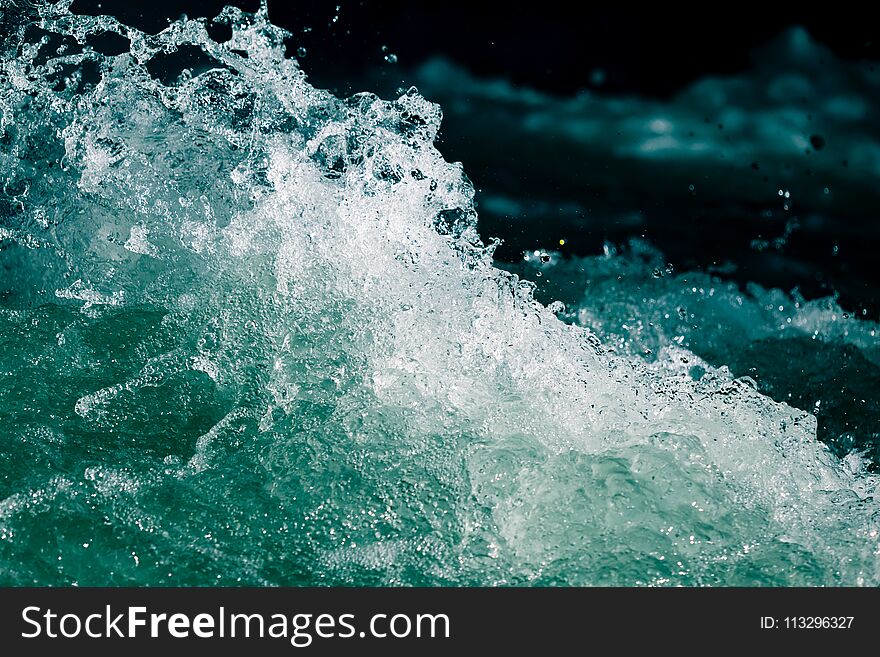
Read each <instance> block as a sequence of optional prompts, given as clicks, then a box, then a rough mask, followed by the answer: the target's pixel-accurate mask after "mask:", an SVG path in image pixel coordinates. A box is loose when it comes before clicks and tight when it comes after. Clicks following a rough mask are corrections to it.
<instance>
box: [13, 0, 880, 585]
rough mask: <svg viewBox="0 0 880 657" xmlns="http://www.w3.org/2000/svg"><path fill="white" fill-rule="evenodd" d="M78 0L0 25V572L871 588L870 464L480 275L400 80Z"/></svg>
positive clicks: (426, 128) (504, 278) (70, 579)
mask: <svg viewBox="0 0 880 657" xmlns="http://www.w3.org/2000/svg"><path fill="white" fill-rule="evenodd" d="M69 6H70V3H69V2H67V1H64V2H60V3H57V4H55V5H49V4H42V5H37V6H36V7H35V8H34V7H31V6H30V5H27V6H25V7H24V8H22V7H18V6H17V5H12V4H9V3H6V4H4V5H3V10H2V11H3V14H2V16H0V21H2V22H3V29H4V32H5V33H7V34H9V35H10V38H8V39H7V40H6V42H5V44H4V47H3V51H2V65H0V80H2V94H0V114H2V120H0V121H2V122H0V129H2V138H0V176H2V181H3V194H2V196H0V221H2V229H3V231H4V232H3V233H2V239H3V250H2V252H0V258H2V265H3V270H4V271H5V272H9V276H8V277H7V278H6V279H5V280H4V282H3V290H2V294H3V297H2V306H0V326H2V332H0V336H2V340H3V346H4V349H3V350H2V352H0V372H2V373H3V376H2V377H0V415H2V418H3V420H4V426H5V430H4V434H5V435H4V438H3V441H4V442H3V445H2V448H0V454H2V460H0V468H2V474H3V477H0V482H2V483H0V498H2V499H3V501H2V502H0V536H2V542H0V579H2V580H3V581H4V582H6V583H10V584H30V583H38V584H63V583H74V582H75V583H81V584H124V583H127V584H170V583H186V584H212V583H219V584H223V583H230V582H234V583H249V584H315V583H334V584H513V583H538V584H841V583H846V584H862V583H865V584H876V583H877V582H878V579H880V577H878V574H880V571H878V564H877V555H876V553H877V550H878V533H877V532H878V527H877V519H876V516H875V515H874V514H875V511H876V505H875V503H874V501H873V497H872V496H873V492H874V488H875V486H876V481H875V479H874V478H873V476H871V475H869V474H867V473H866V472H865V468H864V462H863V461H861V460H860V459H859V458H858V457H857V456H855V455H851V456H849V457H847V458H846V459H844V460H839V459H838V458H836V457H834V456H833V455H832V454H831V453H830V452H829V451H828V450H827V449H826V448H825V447H824V446H823V445H822V443H820V442H818V441H817V440H816V439H815V433H816V420H815V417H814V416H813V415H812V414H810V413H807V412H804V411H801V410H797V409H794V408H792V407H790V406H787V405H785V404H782V403H777V402H774V401H772V400H771V399H769V398H768V397H765V396H763V395H762V394H760V393H759V392H758V391H757V390H755V388H754V386H753V385H751V384H750V383H749V381H747V380H744V379H734V378H733V377H732V376H731V375H730V374H729V373H728V372H727V371H725V370H723V369H715V368H711V367H707V368H706V372H705V374H704V375H703V376H702V377H700V378H699V379H697V380H695V379H694V378H693V377H692V376H690V375H689V373H688V369H687V368H685V367H683V366H682V360H681V356H682V354H683V353H685V352H684V351H683V350H681V349H678V350H676V349H673V348H665V350H664V349H661V350H660V353H659V357H658V358H657V359H656V360H655V361H653V362H645V361H643V359H641V358H640V357H638V356H634V355H631V354H627V353H619V352H617V351H616V350H614V349H610V348H609V345H608V344H607V343H606V342H603V340H602V339H601V338H600V337H599V335H598V334H597V333H595V332H594V331H592V330H590V329H588V328H586V327H583V326H581V327H578V326H572V325H568V324H565V323H563V322H561V321H559V320H558V319H557V317H556V316H555V314H554V313H555V311H558V308H557V307H553V308H549V309H548V308H545V307H543V306H542V305H541V304H539V303H538V302H537V301H535V299H534V298H533V296H532V292H533V289H534V286H533V285H532V284H531V283H528V282H526V281H524V280H522V279H520V278H519V277H518V276H516V275H513V274H510V273H507V272H504V271H501V270H498V269H496V268H494V267H493V265H492V258H491V256H492V250H493V246H492V245H491V244H490V245H488V246H487V245H485V244H484V243H483V242H482V241H481V240H480V238H479V236H478V234H477V232H476V229H475V217H476V215H475V211H474V204H473V188H472V186H471V184H470V183H469V181H468V180H467V178H466V176H465V175H464V173H463V171H462V169H461V166H460V165H458V164H450V163H447V162H446V161H444V159H443V158H442V156H441V155H440V153H439V152H438V151H437V150H436V148H435V147H434V145H433V141H434V138H435V136H436V134H437V130H438V128H439V125H440V119H441V112H440V109H439V107H437V106H436V105H434V104H432V103H430V102H429V101H427V100H426V99H424V98H423V97H422V96H420V95H419V93H418V92H417V91H416V90H415V89H410V90H409V91H408V92H406V93H405V94H403V95H402V96H400V97H399V98H397V99H395V100H391V101H384V100H380V99H379V98H377V97H375V96H373V95H370V94H358V95H355V96H353V97H351V98H347V99H339V98H336V97H334V96H332V95H331V94H329V93H328V92H325V91H321V90H318V89H315V88H314V87H312V86H311V85H310V84H309V83H308V82H307V80H306V77H305V75H304V74H303V72H302V71H301V70H300V68H299V65H298V63H297V62H296V61H295V60H289V59H285V57H284V55H283V39H284V38H285V36H286V33H285V32H284V31H283V30H281V29H279V28H277V27H275V26H273V25H272V24H271V23H270V22H269V21H268V18H267V12H266V10H265V7H263V8H262V9H261V10H259V11H258V12H257V13H255V14H248V13H245V12H242V11H240V10H237V9H231V8H230V9H227V10H225V11H224V12H223V13H222V14H221V16H220V17H219V18H218V20H219V21H220V22H223V23H226V24H228V25H229V26H231V28H232V36H231V38H230V39H229V40H228V41H225V42H222V43H221V42H218V41H215V40H213V39H211V38H210V37H209V35H208V30H207V26H208V23H207V21H205V20H202V19H198V20H192V19H186V18H182V19H180V20H178V21H175V22H174V23H172V24H170V25H169V26H168V27H167V28H166V29H165V30H163V31H162V32H160V33H158V34H156V35H149V34H145V33H143V32H140V31H138V30H136V29H133V28H130V27H127V26H125V25H122V24H120V23H119V22H118V21H116V20H114V19H112V18H107V17H82V16H75V15H72V14H71V13H70V12H69ZM107 34H115V35H117V36H118V37H121V38H122V39H124V40H126V41H127V43H128V47H127V48H124V49H123V51H122V52H120V53H119V54H106V53H102V52H100V51H99V50H98V49H97V47H96V45H95V44H96V43H97V42H98V40H99V37H102V38H103V37H105V36H106V35H107ZM191 49H195V52H196V54H197V55H198V57H197V59H198V60H199V61H201V62H202V64H201V65H200V66H198V67H187V66H181V65H180V54H181V53H182V52H185V51H187V50H191ZM189 54H190V55H192V52H189ZM175 67H180V70H179V71H177V72H176V73H175ZM84 543H87V544H89V545H90V548H89V549H88V550H85V549H83V547H82V546H83V544H84Z"/></svg>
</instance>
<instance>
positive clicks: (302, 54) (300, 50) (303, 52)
mask: <svg viewBox="0 0 880 657" xmlns="http://www.w3.org/2000/svg"><path fill="white" fill-rule="evenodd" d="M307 53H308V51H307V50H306V49H305V48H304V47H303V46H300V47H299V48H297V49H296V56H297V57H299V58H300V59H302V58H303V57H305V56H306V54H307Z"/></svg>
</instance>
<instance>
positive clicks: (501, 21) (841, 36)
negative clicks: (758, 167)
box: [73, 0, 880, 97]
mask: <svg viewBox="0 0 880 657" xmlns="http://www.w3.org/2000/svg"><path fill="white" fill-rule="evenodd" d="M227 4H235V5H237V6H239V7H242V8H243V9H247V10H254V9H256V8H257V7H258V2H256V1H253V0H239V1H236V2H231V3H230V2H228V1H223V0H202V1H187V0H180V1H175V2H168V1H164V0H161V1H157V2H149V3H133V2H131V1H130V0H100V1H98V0H76V1H75V2H74V5H73V9H74V11H77V12H81V13H89V14H98V13H109V14H113V15H115V16H117V17H119V18H121V19H123V20H124V22H127V23H129V24H132V25H135V26H137V27H140V28H142V29H147V30H149V31H151V32H156V31H159V30H161V29H162V28H163V27H165V25H167V22H168V19H174V18H177V17H178V16H180V14H187V15H188V16H190V17H195V16H207V17H213V16H215V15H217V14H218V13H219V12H220V11H221V9H222V8H223V7H224V6H225V5H227ZM806 4H807V3H803V5H802V6H797V7H795V8H792V7H783V6H776V5H770V3H765V4H764V5H763V6H761V5H754V6H747V5H746V6H744V5H742V4H730V5H728V6H724V5H719V4H716V3H705V4H703V5H701V6H695V7H671V6H669V5H667V4H666V3H658V4H656V5H645V4H644V3H632V4H620V3H614V4H613V5H612V4H611V3H602V4H599V3H580V4H576V3H571V2H540V3H528V4H525V3H514V2H403V1H400V0H389V1H385V2H346V1H345V0H329V1H328V0H324V1H315V0H308V1H301V0H293V1H291V0H269V15H270V18H271V19H272V21H273V22H274V23H275V24H277V25H280V26H282V27H284V28H286V29H288V30H290V31H291V32H292V33H293V37H292V39H291V43H290V48H291V52H292V53H293V52H295V51H296V49H297V48H299V47H305V48H306V49H307V51H308V53H309V54H308V57H307V59H306V61H305V64H304V68H305V69H306V70H307V72H308V73H309V74H310V76H311V77H312V78H313V80H314V81H315V82H316V83H318V84H321V83H322V82H323V81H327V83H328V86H332V83H336V84H343V85H344V84H345V83H344V82H340V81H344V80H346V79H355V78H358V79H360V78H363V77H364V76H365V75H368V72H369V71H370V70H372V69H375V68H377V67H379V66H380V65H381V64H382V57H383V54H382V53H383V51H382V47H383V46H385V47H387V48H388V50H389V51H391V52H393V53H394V54H395V55H397V56H398V58H399V60H400V61H401V62H402V63H404V64H410V65H411V64H414V63H417V62H419V61H422V60H424V59H427V58H429V57H431V56H436V55H443V56H445V57H448V58H450V59H452V60H453V61H456V62H458V63H459V64H462V65H464V66H465V67H467V68H468V69H469V70H470V71H472V72H474V73H476V74H478V75H481V76H493V77H497V76H501V77H505V78H507V79H509V80H511V81H513V82H514V83H516V84H519V85H523V86H528V87H533V88H536V89H542V90H544V91H549V92H554V93H559V94H570V93H572V92H575V91H577V90H579V89H583V88H590V87H594V86H596V85H595V79H594V78H592V77H591V75H592V73H593V72H594V71H595V70H596V69H601V70H602V71H603V72H604V80H603V82H602V84H601V89H600V91H602V92H605V93H611V94H613V93H635V94H641V95H645V96H654V97H664V96H668V95H670V94H672V93H674V92H675V91H677V90H678V89H680V88H682V87H683V86H685V85H687V84H688V83H690V82H692V81H693V80H694V79H696V78H699V77H702V76H705V75H709V74H732V73H736V72H739V71H742V70H745V69H747V68H749V66H750V52H751V51H752V50H753V49H754V48H755V47H756V46H758V45H760V44H762V43H765V42H766V41H768V40H769V39H770V38H772V37H773V36H775V35H776V34H778V33H779V32H780V31H782V30H783V29H785V28H786V27H789V26H791V25H802V26H804V27H806V28H807V30H808V31H809V32H810V33H811V35H812V36H813V38H815V39H817V40H818V41H820V42H821V43H824V44H825V45H827V46H829V47H830V48H831V49H832V50H833V51H834V52H835V53H836V54H837V55H838V56H840V57H843V58H847V59H873V60H876V59H877V58H878V56H880V50H878V44H877V39H876V33H877V31H878V30H877V27H876V23H875V21H874V20H873V18H872V16H871V13H872V12H870V11H869V9H868V8H867V5H864V7H865V8H864V9H861V10H853V9H846V8H838V7H836V8H834V9H833V10H832V9H830V8H829V7H828V6H827V5H826V4H824V3H811V4H810V6H806ZM337 6H338V7H340V9H339V10H338V11H337V10H336V7H337ZM337 16H338V18H337V19H336V20H335V21H334V20H333V19H334V17H337ZM305 28H311V30H310V31H309V32H304V29H305ZM340 90H341V91H360V89H357V90H355V89H344V88H343V89H340Z"/></svg>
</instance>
